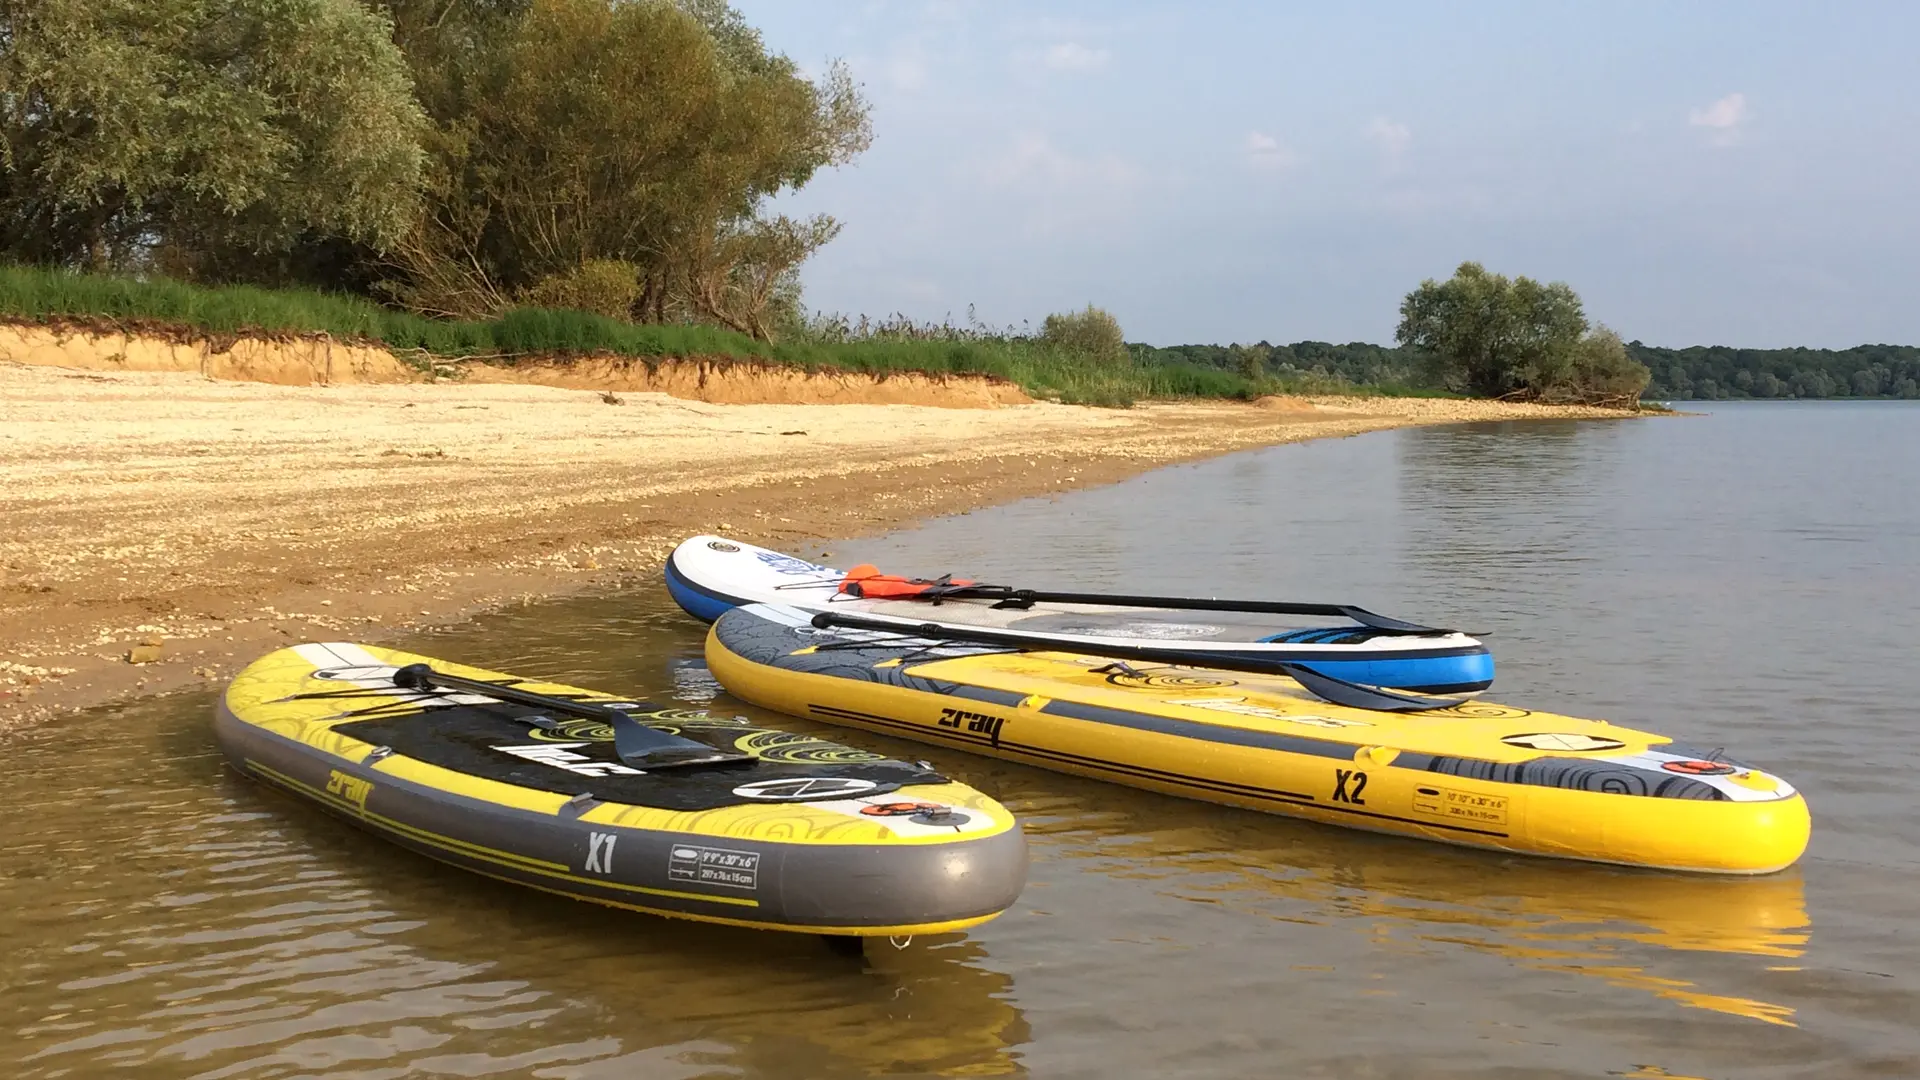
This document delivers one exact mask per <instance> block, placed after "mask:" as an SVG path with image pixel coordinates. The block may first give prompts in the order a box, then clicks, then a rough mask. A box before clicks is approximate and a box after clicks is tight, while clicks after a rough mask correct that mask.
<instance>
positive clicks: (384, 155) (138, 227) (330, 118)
mask: <svg viewBox="0 0 1920 1080" xmlns="http://www.w3.org/2000/svg"><path fill="white" fill-rule="evenodd" d="M390 34H391V27H390V25H389V24H388V22H387V21H386V20H385V19H384V18H382V17H381V16H379V15H376V14H374V13H373V12H371V11H369V10H368V9H366V8H365V7H362V6H361V5H360V4H358V3H356V2H354V0H0V251H4V252H5V254H7V255H9V256H11V257H13V258H16V259H21V260H26V261H35V262H44V263H59V264H82V265H85V266H88V267H90V268H92V269H95V270H104V269H109V268H114V267H131V266H138V265H142V264H144V263H147V262H149V261H151V260H153V259H154V258H155V257H156V256H159V257H162V258H164V259H165V260H166V261H168V263H169V264H170V265H177V266H179V267H181V268H184V269H186V270H188V271H190V272H195V273H200V274H204V275H205V276H220V274H221V267H223V266H226V265H229V264H231V263H233V262H236V261H237V262H241V263H244V262H245V261H246V260H247V259H248V258H249V257H250V256H252V255H255V254H259V253H267V252H275V251H284V250H286V249H288V248H290V247H291V246H293V245H294V244H295V243H296V242H298V241H299V240H300V238H301V237H303V236H310V235H332V236H339V237H344V238H349V239H352V240H356V241H360V242H364V243H367V244H370V245H374V246H381V245H385V244H388V243H390V242H392V241H393V240H395V239H397V238H398V237H399V236H400V235H401V234H402V233H403V232H405V230H406V229H407V227H408V225H409V224H410V222H411V221H412V219H413V217H414V214H415V208H416V200H417V197H418V187H419V183H420V178H421V165H422V155H421V151H420V147H419V143H418V138H419V135H420V134H421V131H422V124H423V117H422V115H421V112H420V109H419V107H418V106H417V105H416V104H415V103H414V101H413V97H412V87H411V83H410V80H409V78H408V74H407V69H406V66H405V64H404V62H403V61H402V59H401V56H400V53H399V51H398V50H397V49H396V48H395V46H394V44H393V42H392V40H391V37H390Z"/></svg>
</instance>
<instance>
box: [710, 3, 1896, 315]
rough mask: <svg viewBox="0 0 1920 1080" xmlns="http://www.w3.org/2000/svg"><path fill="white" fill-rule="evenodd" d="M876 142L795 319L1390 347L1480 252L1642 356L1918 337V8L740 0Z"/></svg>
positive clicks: (815, 199) (844, 192) (788, 207)
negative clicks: (1410, 295) (1662, 350)
mask: <svg viewBox="0 0 1920 1080" xmlns="http://www.w3.org/2000/svg"><path fill="white" fill-rule="evenodd" d="M735 7H736V8H738V9H739V10H740V11H741V12H742V13H743V14H744V15H745V16H746V17H747V19H748V21H749V22H751V23H752V24H753V25H755V26H756V27H758V28H759V29H760V30H761V31H762V33H763V34H764V35H765V38H766V42H767V45H768V46H769V47H770V48H771V49H773V50H775V51H778V52H784V53H786V54H787V55H789V56H791V57H792V58H793V59H794V60H795V61H797V62H798V63H799V64H800V65H801V66H802V69H803V70H805V71H809V72H815V73H817V72H819V71H822V70H824V69H825V67H826V65H827V64H828V63H830V62H831V61H833V60H835V59H840V60H844V61H845V62H846V63H847V64H848V65H849V66H850V67H851V69H852V70H853V73H854V75H855V77H856V78H857V79H858V80H859V81H860V82H861V83H862V85H863V87H864V92H865V94H866V96H867V97H868V99H869V101H870V102H871V105H872V113H873V127H874V142H873V146H872V148H871V149H869V150H868V151H867V152H866V153H865V154H864V155H862V156H861V157H860V158H859V159H858V160H856V161H855V162H854V163H853V164H851V165H849V166H845V167H842V168H839V169H835V170H830V171H827V172H823V173H821V174H820V175H819V176H817V177H816V178H815V179H814V180H813V181H812V182H811V183H810V184H808V185H807V186H806V187H805V188H804V189H802V190H801V191H799V192H795V193H792V194H789V195H785V196H782V198H781V199H779V200H778V201H777V209H779V210H780V211H782V212H786V213H829V214H832V215H833V216H834V217H836V218H838V219H839V220H840V221H841V222H842V223H843V225H844V229H843V231H842V232H841V234H840V236H839V237H838V238H837V239H836V240H834V241H833V243H832V244H830V245H829V246H828V247H827V248H825V249H824V250H822V251H821V252H820V253H819V254H817V255H816V256H815V257H814V258H813V260H812V261H810V262H809V264H808V265H807V267H806V269H805V271H804V279H805V285H806V303H807V305H808V306H809V307H810V308H814V309H818V310H822V311H828V312H844V313H847V314H850V315H859V314H862V313H864V314H868V315H873V316H876V317H877V316H882V315H887V314H891V313H895V312H899V313H904V314H906V315H909V316H911V317H913V318H915V319H918V320H936V321H937V320H940V319H943V318H946V317H948V316H949V315H951V316H952V318H953V319H955V320H956V321H964V320H965V319H966V317H967V310H968V306H969V305H973V306H974V307H975V309H976V310H977V312H978V317H979V318H980V319H981V320H982V321H984V322H987V323H991V324H994V325H1002V326H1004V325H1019V324H1020V323H1022V322H1031V323H1033V324H1038V323H1039V321H1040V320H1041V319H1042V318H1044V317H1045V315H1046V314H1047V313H1048V312H1052V311H1063V310H1068V309H1076V308H1079V307H1081V306H1084V305H1086V304H1089V303H1091V304H1096V305H1099V306H1100V307H1103V308H1106V309H1107V310H1109V311H1111V312H1113V314H1114V315H1115V316H1116V317H1118V318H1119V320H1120V322H1121V325H1122V326H1123V327H1124V328H1125V329H1126V331H1127V336H1128V338H1129V339H1130V340H1135V341H1146V342H1150V343H1152V344H1156V345H1170V344H1180V343H1195V342H1198V343H1220V344H1225V343H1229V342H1253V341H1260V340H1265V341H1269V342H1273V343H1281V342H1292V341H1299V340H1323V341H1336V342H1344V341H1374V342H1386V341H1389V340H1391V338H1392V336H1393V330H1394V326H1395V324H1396V322H1397V319H1398V316H1397V312H1398V306H1399V303H1400V300H1401V298H1402V297H1404V296H1405V295H1406V293H1407V292H1408V291H1409V290H1411V289H1413V288H1415V287H1416V286H1417V285H1418V284H1419V283H1420V282H1421V281H1422V280H1423V279H1426V278H1445V277H1447V276H1448V275H1450V274H1451V273H1452V272H1453V268H1454V267H1455V266H1457V265H1458V264H1459V263H1461V262H1463V261H1466V260H1474V261H1478V262H1480V263H1482V264H1484V265H1486V266H1487V267H1488V268H1489V269H1491V270H1493V271H1496V272H1499V273H1505V274H1510V275H1521V274H1524V275H1527V276H1529V277H1534V278H1539V279H1542V280H1559V281H1565V282H1567V283H1568V284H1570V285H1572V286H1573V287H1574V289H1575V290H1576V291H1578V292H1579V293H1580V295H1581V297H1582V299H1583V300H1584V301H1585V302H1586V308H1587V313H1588V316H1589V317H1590V318H1592V319H1593V320H1595V321H1596V322H1603V323H1606V324H1607V325H1609V326H1612V327H1613V328H1614V329H1616V330H1618V331H1619V332H1620V333H1621V334H1622V335H1623V336H1625V337H1627V338H1628V339H1630V340H1632V339H1638V340H1641V341H1645V342H1646V343H1648V344H1653V345H1669V346H1686V345H1695V344H1720V345H1737V346H1747V347H1782V346H1793V345H1805V346H1812V347H1846V346H1850V345H1857V344H1862V343H1880V342H1888V343H1900V344H1920V53H1916V47H1915V43H1916V42H1920V4H1915V3H1910V2H1907V3H1886V4H1879V5H1875V4H1858V3H1856V4H1843V3H1835V4H1811V3H1763V2H1758V0H1747V2H1741V3H1708V2H1703V0H1689V2H1687V3H1665V2H1633V0H1607V2H1599V0H1595V2H1590V3H1568V2H1554V0H1532V2H1527V3H1496V2H1492V0H1474V2H1472V3H1466V2H1460V0H1456V2H1453V3H1445V4H1443V3H1437V2H1436V3H1424V4H1396V3H1384V2H1356V3H1352V4H1328V3H1315V4H1278V3H1244V4H1236V3H1202V2H1198V0H1195V2H1188V3H1171V2H1170V3H1130V2H1124V0H1109V2H1105V3H1013V2H1004V3H990V2H984V0H983V2H966V0H886V2H881V0H873V2H862V0H840V2H833V0H735Z"/></svg>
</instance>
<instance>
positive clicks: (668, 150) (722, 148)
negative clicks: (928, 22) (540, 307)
mask: <svg viewBox="0 0 1920 1080" xmlns="http://www.w3.org/2000/svg"><path fill="white" fill-rule="evenodd" d="M403 25H404V23H403ZM466 63H467V68H466V69H465V70H464V73H463V74H462V76H461V78H460V79H459V80H458V81H459V84H460V86H459V89H457V90H455V91H452V92H449V93H448V94H447V96H446V98H445V102H446V104H444V105H443V106H442V108H444V109H445V110H446V111H445V112H444V113H442V114H441V115H437V116H436V117H435V119H436V122H437V128H438V130H437V132H436V136H435V138H434V139H433V140H432V141H431V143H430V145H431V146H433V148H434V152H435V162H434V176H433V181H432V188H431V190H432V198H431V199H430V202H429V212H428V213H427V214H425V215H424V216H423V217H422V218H421V220H420V221H419V223H418V226H417V228H415V229H414V230H413V232H412V233H411V234H410V235H409V237H408V240H407V242H406V243H405V244H403V245H401V247H400V248H399V249H398V252H397V258H396V259H395V260H394V261H395V265H396V268H397V270H398V271H399V278H398V280H397V282H396V290H395V291H396V295H397V296H398V297H399V298H400V299H401V300H402V301H403V302H405V303H407V304H408V305H409V306H412V307H414V308H416V309H418V310H422V311H425V312H429V313H434V314H446V315H463V316H473V315H485V314H491V313H493V312H495V311H498V310H499V309H501V308H503V307H506V306H508V305H510V304H513V303H516V302H528V301H536V300H537V301H540V302H554V301H555V299H556V298H558V299H560V300H564V298H565V297H566V296H567V295H568V293H569V290H570V289H572V288H573V283H574V282H576V281H578V282H582V283H584V282H586V281H587V280H588V278H591V280H592V281H593V282H596V283H600V284H601V285H603V284H604V281H605V275H606V272H607V269H606V268H607V266H608V265H609V264H623V265H625V266H628V267H630V268H631V272H632V274H633V276H634V280H635V289H634V297H635V299H634V302H633V304H632V306H631V308H630V310H629V312H628V315H629V317H631V318H634V319H638V320H645V321H666V320H677V319H701V320H707V321H713V322H718V323H721V324H723V325H726V326H730V327H733V328H735V329H738V330H742V331H745V332H748V333H752V334H755V335H757V336H761V337H765V336H768V333H769V320H768V309H769V306H770V305H772V304H773V303H774V302H775V300H776V298H777V297H778V296H779V295H780V293H781V286H782V284H783V283H784V282H788V281H790V278H791V274H792V271H793V270H794V268H795V267H797V266H798V265H799V264H800V263H801V262H802V261H803V260H804V259H805V258H806V257H807V256H808V255H809V254H811V253H812V252H813V251H814V250H815V249H817V248H818V247H819V246H820V245H821V244H823V243H825V242H826V241H827V240H829V239H831V238H832V236H833V235H834V232H835V231H836V230H837V225H836V224H835V223H834V222H833V220H832V219H831V218H827V217H824V216H821V217H814V218H808V219H805V220H799V221H796V220H793V219H789V218H786V217H782V216H773V217H767V216H765V215H764V214H763V213H762V210H763V207H764V205H765V203H766V201H767V199H769V198H770V197H771V196H773V195H775V194H777V193H778V192H780V191H783V190H791V189H794V188H798V187H800V186H802V185H804V184H805V183H807V181H808V180H810V179H811V178H812V176H813V175H814V173H815V172H817V171H818V170H819V169H821V168H823V167H827V166H830V165H836V164H841V163H844V162H846V161H849V160H851V159H852V158H853V157H854V156H855V155H857V154H859V153H860V152H861V151H862V150H864V149H865V148H866V146H867V144H868V141H869V139H870V137H871V129H870V127H869V124H868V119H867V110H866V105H865V103H864V101H862V100H861V98H860V95H859V92H858V89H857V88H856V87H855V86H854V84H853V82H852V80H851V79H850V77H849V76H848V75H847V72H846V70H845V68H844V67H840V66H837V65H836V66H835V67H833V68H831V69H830V70H829V71H828V72H827V74H826V75H825V76H824V77H823V78H822V79H820V80H819V81H818V82H813V81H809V80H807V79H804V78H802V77H801V76H800V74H799V72H798V69H797V68H796V66H795V65H794V64H793V62H792V61H791V60H789V59H787V58H786V57H784V56H780V55H777V54H772V53H769V52H767V50H766V49H765V47H764V45H763V44H762V43H761V41H760V39H759V36H758V34H757V33H755V32H754V31H752V30H751V28H749V27H747V26H746V24H745V23H744V22H743V21H741V20H740V19H739V17H738V15H737V14H736V13H734V12H733V10H732V9H731V8H729V7H727V6H726V5H725V4H723V3H718V2H713V0H699V2H691V0H690V2H689V3H687V4H685V5H684V6H683V5H679V4H672V3H667V2H665V0H629V2H612V0H533V2H532V4H531V5H530V7H528V9H527V10H526V11H525V12H524V14H521V15H519V16H518V17H517V18H514V19H512V20H511V24H510V26H508V27H507V28H506V29H505V30H503V31H501V32H500V33H499V34H498V35H497V37H496V38H494V39H492V41H491V43H490V44H488V45H487V46H486V56H485V57H484V59H483V60H482V61H480V62H475V61H473V60H472V59H471V54H469V59H468V60H467V61H466ZM444 82H445V80H444V77H443V76H441V75H435V76H433V77H431V78H429V77H427V76H424V75H423V76H422V78H421V83H422V86H423V88H424V87H427V86H435V87H439V86H442V85H443V83H444ZM429 107H430V108H432V107H433V105H432V104H430V106H429ZM583 274H585V275H588V277H582V276H581V275H583ZM594 294H595V295H596V296H605V295H606V291H605V289H604V288H602V287H599V285H596V287H595V293H594Z"/></svg>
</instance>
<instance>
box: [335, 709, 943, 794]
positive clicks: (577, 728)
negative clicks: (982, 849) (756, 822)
mask: <svg viewBox="0 0 1920 1080" xmlns="http://www.w3.org/2000/svg"><path fill="white" fill-rule="evenodd" d="M534 715H547V714H541V713H540V712H539V710H537V709H532V708H527V707H525V706H520V705H507V704H501V705H450V706H442V707H438V708H430V709H427V710H426V711H425V712H409V713H405V714H402V715H398V716H393V715H388V716H378V717H373V718H369V719H366V720H355V721H353V722H351V723H346V724H340V725H338V726H336V727H335V728H334V730H335V731H337V732H339V733H340V734H342V735H347V736H350V737H352V738H355V739H359V740H361V741H362V742H368V743H372V744H374V745H375V746H385V747H387V748H389V749H391V750H392V751H393V752H394V753H396V754H403V755H405V756H407V757H410V758H414V759H416V760H419V761H424V762H427V763H428V764H430V765H438V766H440V767H442V768H446V769H452V770H454V771H456V772H463V773H467V774H469V775H471V776H479V777H484V778H486V779H488V780H497V781H500V782H501V783H506V784H516V785H519V786H520V787H527V788H535V789H538V790H540V791H552V792H557V793H559V794H563V795H577V794H581V793H583V792H584V793H586V794H589V795H592V796H593V797H594V798H596V799H599V800H601V801H602V802H618V803H627V804H629V805H633V806H652V807H658V808H660V809H663V810H713V809H717V808H719V807H722V806H738V805H742V804H745V803H759V804H765V803H768V802H793V801H802V800H799V799H783V798H777V797H776V798H767V797H764V796H760V797H756V796H755V795H738V794H735V789H737V788H740V787H742V786H744V785H749V784H755V785H760V784H761V782H763V781H769V780H803V779H814V780H841V781H848V782H849V783H846V784H844V785H841V786H842V787H844V788H845V790H844V792H843V793H839V794H836V793H834V787H835V785H832V784H816V785H811V788H812V790H813V791H814V792H815V793H814V794H812V795H811V798H812V799H813V800H815V801H818V800H823V799H832V798H858V797H861V796H865V795H879V794H884V793H886V792H889V791H893V790H896V789H898V788H900V787H904V786H906V785H908V784H944V783H947V782H948V780H947V778H946V777H944V776H941V775H940V774H939V773H936V772H932V771H929V770H927V769H923V768H921V767H919V766H917V765H913V764H910V763H908V762H904V761H896V760H894V759H892V758H888V757H882V756H881V755H879V754H875V753H871V752H869V751H866V750H858V749H855V748H853V747H850V746H842V745H840V744H838V743H832V742H828V741H826V740H825V739H818V738H814V737H813V736H811V735H800V734H796V733H794V732H791V731H777V730H774V729H771V728H759V727H754V726H753V725H751V724H748V723H746V722H744V721H740V720H730V719H725V718H722V717H717V716H712V715H710V714H708V713H703V712H696V711H693V710H689V709H662V710H654V711H640V710H636V711H635V712H634V713H633V716H634V719H636V720H638V721H640V722H641V723H643V724H646V725H647V726H649V727H653V728H658V729H660V730H662V731H666V732H670V733H672V734H676V735H681V736H684V737H686V738H689V739H692V740H694V741H696V742H702V743H706V744H708V745H710V746H718V747H727V748H733V749H738V750H742V751H745V752H747V753H750V754H752V755H753V756H754V760H753V761H751V762H736V763H732V764H720V765H707V766H691V767H687V768H679V769H660V770H655V771H652V772H647V773H640V774H635V773H633V772H631V771H627V769H626V766H624V765H622V764H621V763H620V759H619V758H618V757H616V756H615V755H614V752H613V732H612V730H611V729H610V728H609V727H608V726H607V725H606V724H604V723H601V722H599V721H595V720H581V719H571V718H568V717H564V716H561V717H553V720H554V723H555V725H556V726H554V727H551V728H538V727H533V726H531V725H529V724H527V723H526V722H525V721H522V720H517V719H515V717H523V716H534ZM503 748H505V749H503ZM509 751H513V752H509ZM749 790H757V791H759V792H764V793H767V794H773V795H779V794H781V793H782V792H783V791H785V790H787V789H783V788H781V787H780V786H778V785H773V786H771V789H769V787H768V786H766V785H762V786H761V787H759V788H757V789H749Z"/></svg>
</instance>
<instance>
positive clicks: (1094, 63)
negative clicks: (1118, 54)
mask: <svg viewBox="0 0 1920 1080" xmlns="http://www.w3.org/2000/svg"><path fill="white" fill-rule="evenodd" d="M1109 57H1110V54H1109V53H1108V52H1107V50H1105V49H1089V48H1087V47H1086V46H1085V45H1082V44H1080V43H1079V42H1077V41H1063V42H1061V43H1060V44H1058V45H1049V46H1047V49H1046V51H1045V52H1044V53H1042V54H1040V62H1041V63H1043V64H1045V65H1046V66H1047V67H1048V68H1050V69H1052V70H1054V71H1095V70H1097V69H1099V68H1103V67H1106V66H1107V60H1108V59H1109Z"/></svg>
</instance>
